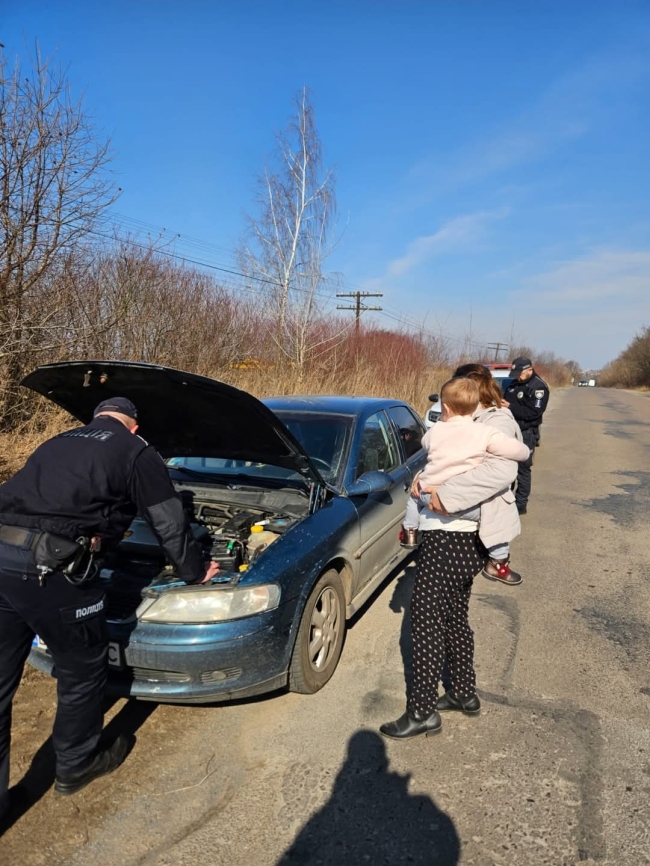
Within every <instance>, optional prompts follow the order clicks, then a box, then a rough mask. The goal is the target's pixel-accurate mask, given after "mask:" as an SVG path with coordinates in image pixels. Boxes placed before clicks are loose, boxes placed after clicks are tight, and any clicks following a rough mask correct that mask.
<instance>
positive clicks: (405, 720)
mask: <svg viewBox="0 0 650 866" xmlns="http://www.w3.org/2000/svg"><path fill="white" fill-rule="evenodd" d="M441 729H442V719H441V718H440V716H439V715H438V712H437V711H436V710H434V711H433V712H432V713H431V715H430V716H423V715H421V714H420V713H413V712H411V710H407V711H406V712H405V713H404V715H403V716H400V717H399V719H397V720H396V721H394V722H386V724H385V725H381V726H380V728H379V731H380V733H382V734H383V735H384V736H385V737H391V738H392V739H394V740H405V739H407V738H408V737H418V736H419V735H420V734H424V735H425V736H427V737H429V736H432V735H433V734H438V733H440V730H441Z"/></svg>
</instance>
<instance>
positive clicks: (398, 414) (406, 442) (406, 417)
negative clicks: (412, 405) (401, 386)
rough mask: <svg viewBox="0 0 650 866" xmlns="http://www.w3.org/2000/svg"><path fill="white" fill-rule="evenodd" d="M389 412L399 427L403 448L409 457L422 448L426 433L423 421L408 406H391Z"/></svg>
mask: <svg viewBox="0 0 650 866" xmlns="http://www.w3.org/2000/svg"><path fill="white" fill-rule="evenodd" d="M388 414H389V415H390V417H391V418H392V420H393V423H394V424H395V426H396V427H397V430H398V433H399V437H400V439H401V440H402V448H403V449H404V453H405V454H406V458H407V459H408V458H409V457H412V456H413V455H414V454H416V453H417V452H418V451H420V449H421V448H422V436H423V435H424V427H423V426H422V422H421V421H420V419H419V418H417V417H416V415H415V413H414V412H411V410H410V409H407V407H406V406H391V408H390V409H389V410H388Z"/></svg>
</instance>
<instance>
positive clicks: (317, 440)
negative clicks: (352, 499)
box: [167, 411, 353, 485]
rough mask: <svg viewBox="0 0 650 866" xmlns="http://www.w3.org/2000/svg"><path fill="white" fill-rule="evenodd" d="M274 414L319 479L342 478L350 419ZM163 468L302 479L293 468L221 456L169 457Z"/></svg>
mask: <svg viewBox="0 0 650 866" xmlns="http://www.w3.org/2000/svg"><path fill="white" fill-rule="evenodd" d="M275 414H276V415H277V416H278V417H279V418H280V420H281V421H282V423H283V424H284V425H285V426H286V427H288V428H289V430H290V431H291V433H293V435H294V437H295V438H296V439H297V440H298V442H299V443H300V444H301V445H302V447H303V449H304V450H305V451H306V453H307V454H308V455H309V457H310V458H311V460H312V461H313V463H314V465H315V467H316V469H318V471H319V472H320V474H321V475H322V477H323V479H324V480H325V481H327V482H329V483H330V484H334V485H336V484H337V483H338V482H339V480H340V479H341V477H342V475H343V469H344V466H345V459H346V456H347V451H348V445H349V441H350V431H351V430H352V421H353V419H352V417H351V416H349V415H333V414H324V413H318V412H289V411H287V412H283V411H276V412H275ZM167 465H168V466H169V467H170V468H172V469H179V470H181V471H182V470H187V471H189V472H192V473H194V472H196V473H198V474H200V475H229V476H237V477H242V476H243V477H245V478H250V479H251V480H254V479H262V478H270V479H275V480H278V481H281V480H289V479H294V480H297V479H299V478H301V477H302V476H300V475H299V474H298V473H297V472H295V471H294V470H293V469H285V468H284V467H282V466H273V465H272V464H270V463H253V462H249V461H245V460H230V459H226V458H223V457H170V458H169V459H168V460H167Z"/></svg>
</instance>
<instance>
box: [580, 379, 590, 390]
mask: <svg viewBox="0 0 650 866" xmlns="http://www.w3.org/2000/svg"><path fill="white" fill-rule="evenodd" d="M588 384H589V382H588V381H587V380H586V379H581V380H580V381H579V382H578V388H586V387H587V385H588Z"/></svg>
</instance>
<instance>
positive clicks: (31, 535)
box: [0, 523, 95, 576]
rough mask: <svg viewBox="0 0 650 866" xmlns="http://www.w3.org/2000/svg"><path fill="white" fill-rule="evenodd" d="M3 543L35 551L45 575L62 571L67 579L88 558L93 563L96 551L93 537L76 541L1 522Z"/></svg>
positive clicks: (38, 566) (39, 566) (40, 569)
mask: <svg viewBox="0 0 650 866" xmlns="http://www.w3.org/2000/svg"><path fill="white" fill-rule="evenodd" d="M0 541H1V542H4V543H5V544H10V545H12V546H13V547H21V548H22V549H23V550H31V551H32V552H33V554H34V560H35V562H36V567H37V569H38V571H39V573H40V575H41V576H43V575H45V574H48V573H49V572H51V571H62V572H63V573H64V574H65V575H66V576H72V575H73V574H74V573H75V572H76V571H77V569H78V568H79V567H80V565H81V563H82V560H83V559H84V558H86V557H89V560H90V561H92V557H93V554H94V552H95V550H94V549H93V547H92V543H91V539H89V538H83V537H82V538H78V539H77V540H76V541H72V540H71V539H69V538H64V537H63V536H61V535H54V533H52V532H43V531H40V530H33V529H25V528H23V527H22V526H7V525H6V524H1V523H0ZM86 571H88V570H86Z"/></svg>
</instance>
